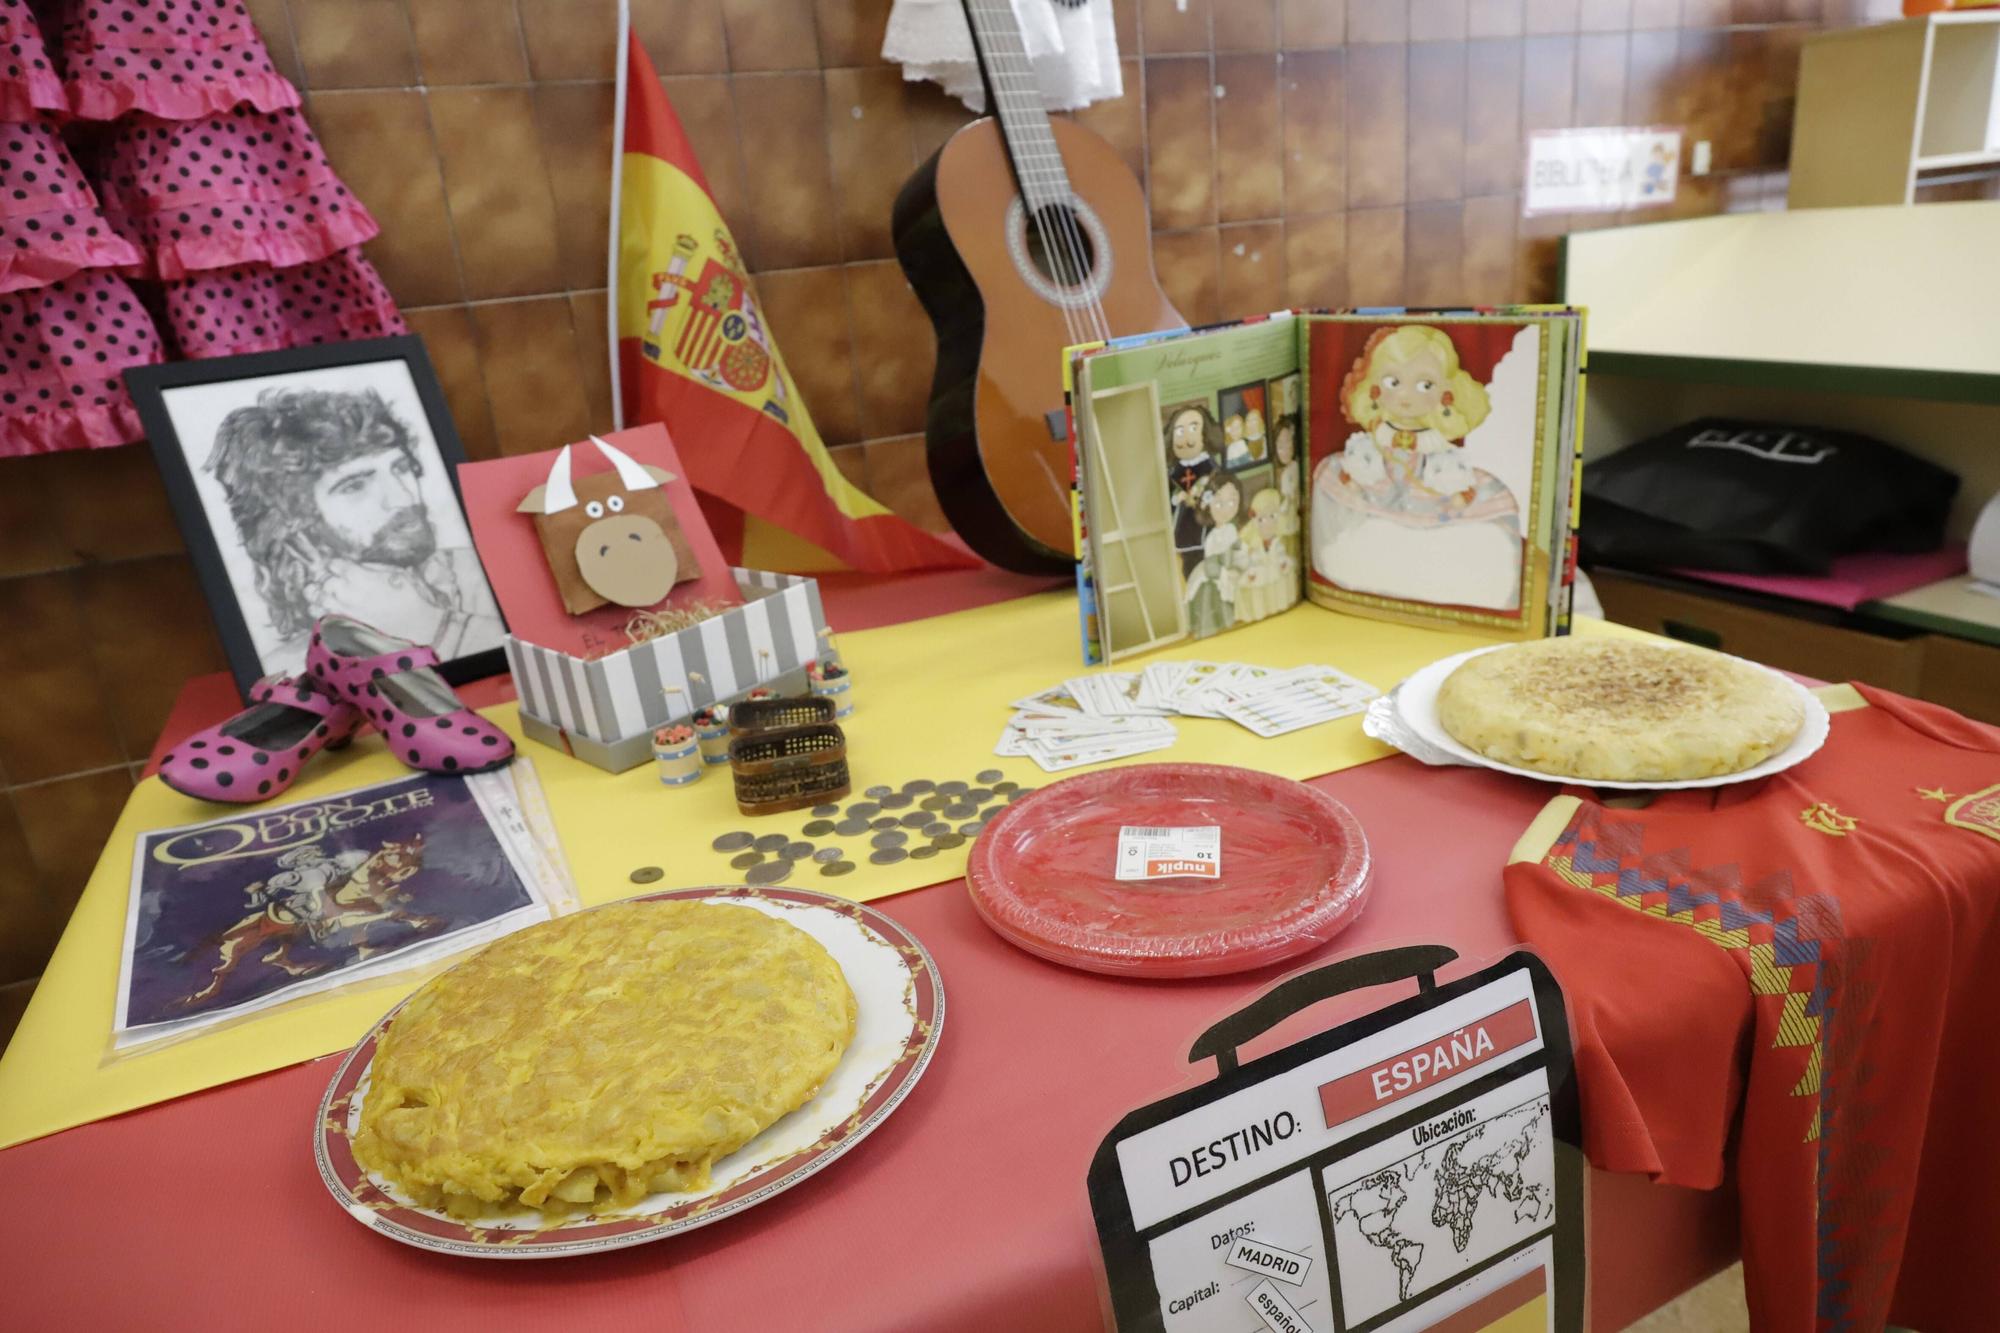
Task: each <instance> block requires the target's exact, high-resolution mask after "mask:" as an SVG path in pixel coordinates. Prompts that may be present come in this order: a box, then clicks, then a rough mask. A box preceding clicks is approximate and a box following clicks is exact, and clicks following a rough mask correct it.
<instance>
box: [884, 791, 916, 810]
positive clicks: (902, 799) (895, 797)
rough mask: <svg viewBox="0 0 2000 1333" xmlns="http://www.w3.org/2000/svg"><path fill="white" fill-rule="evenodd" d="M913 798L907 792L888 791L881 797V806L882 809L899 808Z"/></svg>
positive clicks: (913, 798)
mask: <svg viewBox="0 0 2000 1333" xmlns="http://www.w3.org/2000/svg"><path fill="white" fill-rule="evenodd" d="M915 799H916V798H915V797H914V796H911V795H910V794H909V793H907V792H900V791H896V792H890V793H889V794H888V795H887V796H884V797H883V798H882V808H883V809H884V810H901V809H902V808H903V807H905V806H907V805H909V804H910V803H911V802H912V801H914V800H915Z"/></svg>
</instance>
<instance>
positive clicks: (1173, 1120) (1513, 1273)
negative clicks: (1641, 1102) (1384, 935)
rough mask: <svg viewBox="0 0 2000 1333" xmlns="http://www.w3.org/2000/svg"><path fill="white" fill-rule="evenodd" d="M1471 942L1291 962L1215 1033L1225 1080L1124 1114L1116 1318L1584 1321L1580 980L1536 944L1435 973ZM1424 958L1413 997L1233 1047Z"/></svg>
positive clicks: (1114, 1211)
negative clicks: (1572, 983) (1553, 972)
mask: <svg viewBox="0 0 2000 1333" xmlns="http://www.w3.org/2000/svg"><path fill="white" fill-rule="evenodd" d="M1455 957H1457V955H1456V954H1455V953H1453V951H1452V950H1450V949H1447V948H1444V947H1442V946H1438V945H1423V946H1417V947H1413V948H1406V949H1391V950H1387V951H1385V952H1382V953H1373V954H1364V955H1361V956H1360V957H1356V958H1348V959H1343V960H1341V961H1340V962H1336V963H1331V964H1329V965H1327V966H1325V967H1321V968H1317V969H1315V970H1313V971H1311V972H1306V973H1302V974H1300V975H1298V976H1296V977H1293V978H1291V979H1290V980H1287V981H1285V982H1283V983H1281V984H1280V985H1279V986H1277V987H1276V988H1274V989H1273V990H1271V991H1269V992H1267V993H1266V994H1265V995H1263V996H1262V997H1260V998H1259V999H1257V1000H1255V1001H1253V1002H1252V1003H1251V1004H1250V1005H1249V1006H1248V1007H1247V1008H1245V1009H1243V1010H1241V1011H1239V1012H1238V1013H1235V1014H1232V1015H1231V1016H1230V1017H1228V1018H1226V1019H1224V1020H1223V1021H1222V1022H1220V1023H1217V1024H1216V1025H1215V1026H1214V1027H1212V1028H1210V1029H1209V1030H1208V1031H1207V1032H1205V1033H1203V1034H1202V1035H1201V1036H1200V1037H1199V1038H1198V1039H1197V1040H1196V1041H1195V1044H1194V1047H1193V1049H1192V1050H1191V1051H1190V1052H1189V1055H1188V1058H1189V1059H1190V1060H1191V1061H1199V1060H1204V1059H1208V1058H1211V1057H1212V1058H1213V1059H1214V1060H1215V1062H1216V1070H1217V1072H1216V1077H1215V1079H1214V1080H1213V1081H1212V1082H1210V1083H1207V1084H1204V1085H1202V1086H1199V1087H1196V1088H1193V1089H1190V1090H1188V1091H1185V1092H1180V1093H1177V1094H1175V1095H1174V1096H1171V1097H1168V1098H1166V1099H1164V1100H1162V1101H1158V1102H1155V1103H1153V1104H1152V1105H1150V1106H1144V1107H1141V1108H1140V1109H1138V1110H1136V1111H1134V1112H1132V1113H1131V1114H1130V1115H1128V1116H1126V1117H1125V1118H1124V1119H1123V1120H1122V1121H1120V1122H1119V1124H1118V1127H1117V1128H1116V1129H1114V1130H1113V1131H1112V1132H1111V1133H1110V1134H1109V1135H1108V1136H1107V1137H1106V1138H1105V1140H1104V1142H1103V1143H1102V1144H1101V1145H1099V1147H1098V1150H1097V1155H1096V1157H1095V1158H1094V1159H1093V1160H1092V1162H1091V1168H1090V1202H1091V1209H1092V1212H1093V1213H1094V1214H1095V1215H1096V1218H1097V1231H1098V1242H1099V1245H1100V1247H1101V1248H1102V1250H1103V1257H1104V1266H1105V1271H1106V1275H1107V1277H1108V1278H1109V1281H1110V1287H1111V1298H1112V1308H1113V1310H1114V1312H1115V1314H1116V1316H1117V1320H1118V1326H1119V1328H1120V1329H1125V1330H1132V1329H1148V1330H1154V1329H1156V1330H1161V1331H1162V1333H1211V1331H1212V1333H1242V1330H1244V1329H1246V1328H1258V1327H1262V1328H1266V1329H1270V1330H1273V1333H1375V1331H1376V1330H1383V1331H1384V1333H1405V1331H1406V1330H1416V1329H1450V1330H1453V1333H1475V1331H1476V1330H1486V1329H1501V1328H1504V1329H1507V1330H1510V1331H1511V1330H1517V1329H1518V1330H1526V1329H1535V1330H1547V1333H1572V1331H1573V1330H1581V1329H1582V1327H1583V1301H1584V1257H1583V1254H1584V1252H1583V1154H1582V1151H1581V1149H1580V1147H1579V1146H1578V1145H1579V1144H1580V1143H1581V1130H1580V1123H1579V1119H1578V1110H1577V1099H1576V1087H1575V1082H1574V1079H1573V1076H1572V1071H1571V1064H1570V1039H1569V1021H1568V1018H1567V1016H1566V1014H1565V1012H1564V1009H1563V1003H1562V993H1561V991H1560V990H1558V989H1557V987H1556V983H1555V980H1554V978H1553V977H1551V976H1550V975H1549V972H1548V969H1547V968H1545V967H1544V966H1543V965H1542V963H1541V962H1540V960H1538V959H1536V958H1535V957H1534V956H1533V955H1531V954H1528V953H1516V954H1513V955H1510V956H1509V957H1507V958H1506V959H1504V960H1503V961H1501V962H1500V963H1498V964H1496V965H1494V966H1492V967H1489V968H1486V969H1484V970H1483V971H1480V972H1477V973H1474V974H1472V975H1471V976H1467V977H1463V978H1460V979H1459V980H1457V981H1454V982H1452V983H1450V984H1448V985H1445V986H1438V985H1437V984H1436V983H1435V981H1434V978H1433V974H1434V973H1435V971H1436V969H1437V968H1439V967H1441V966H1443V965H1444V964H1445V963H1448V962H1450V961H1452V960H1453V959H1454V958H1455ZM1411 977H1414V978H1416V979H1417V983H1418V988H1419V989H1418V994H1417V995H1416V996H1414V997H1411V998H1409V999H1406V1000H1403V1001H1401V1002H1399V1003H1396V1004H1392V1005H1390V1006H1389V1007H1387V1008H1385V1009H1380V1010H1377V1011H1375V1012H1374V1013H1371V1014H1367V1015H1365V1016H1363V1017H1361V1018H1358V1019H1356V1020H1354V1021H1353V1022H1350V1023H1346V1024H1344V1025H1342V1026H1340V1027H1338V1028H1334V1029H1332V1030H1331V1031H1327V1032H1322V1033H1319V1034H1318V1035H1316V1036H1313V1037H1309V1038H1307V1039H1306V1040H1304V1041H1301V1042H1298V1043H1296V1044H1294V1045H1291V1046H1288V1047H1285V1048H1284V1049H1282V1050H1279V1051H1276V1052H1273V1053H1272V1054H1270V1055H1267V1056H1264V1057H1262V1058H1260V1059H1258V1060H1254V1061H1252V1062H1251V1063H1249V1064H1247V1065H1242V1066H1239V1065H1238V1064H1237V1061H1236V1048H1237V1047H1238V1046H1240V1045H1241V1044H1243V1043H1244V1042H1246V1041H1248V1040H1250V1039H1251V1038H1253V1037H1255V1036H1256V1035H1257V1034H1259V1033H1261V1032H1263V1031H1265V1030H1266V1029H1268V1028H1270V1027H1271V1026H1272V1025H1274V1024H1276V1023H1278V1022H1280V1021H1281V1020H1283V1019H1284V1018H1286V1017H1287V1016H1289V1015H1290V1014H1292V1013H1295V1012H1297V1011H1298V1010H1299V1009H1302V1008H1304V1007H1306V1006H1307V1005H1310V1004H1313V1003H1315V1002H1316V1001H1319V1000H1322V999H1325V998H1326V997H1328V996H1331V995H1335V994H1339V993H1340V992H1342V991H1348V990H1354V989H1357V988H1359V987H1363V986H1373V985H1379V984H1383V983H1385V982H1394V981H1399V980H1406V979H1408V978H1411ZM1252 1319H1254V1321H1255V1322H1254V1323H1253V1322H1251V1320H1252Z"/></svg>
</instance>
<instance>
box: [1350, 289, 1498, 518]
mask: <svg viewBox="0 0 2000 1333" xmlns="http://www.w3.org/2000/svg"><path fill="white" fill-rule="evenodd" d="M1341 402H1342V405H1343V406H1344V407H1346V409H1347V417H1348V420H1350V421H1352V422H1353V423H1354V424H1355V425H1357V426H1359V427H1361V431H1360V432H1357V434H1365V435H1366V436H1367V437H1368V438H1370V439H1371V440H1372V441H1373V442H1374V444H1375V447H1376V448H1377V449H1379V450H1381V452H1382V457H1383V460H1384V461H1385V462H1387V463H1388V464H1389V470H1390V472H1391V473H1401V474H1403V475H1404V477H1414V476H1416V474H1417V471H1418V469H1417V465H1416V459H1417V458H1418V457H1419V456H1421V455H1424V454H1433V453H1438V452H1440V451H1442V450H1445V449H1450V448H1452V447H1454V446H1455V445H1457V444H1458V443H1459V441H1461V440H1463V439H1464V438H1465V437H1466V436H1467V435H1468V434H1470V433H1471V431H1472V429H1473V428H1474V427H1475V426H1477V425H1478V424H1479V423H1480V422H1482V421H1484V420H1486V414H1487V412H1488V411H1490V410H1491V406H1490V404H1489V403H1488V401H1487V397H1486V387H1485V386H1484V385H1482V384H1481V383H1480V382H1479V381H1478V380H1476V379H1474V378H1472V376H1471V375H1470V374H1468V373H1466V372H1465V371H1464V370H1462V369H1460V367H1459V364H1458V348H1457V347H1455V346H1453V345H1452V341H1451V336H1450V335H1449V334H1447V333H1445V332H1444V330H1442V329H1434V328H1431V327H1430V326H1429V325H1427V324H1404V325H1401V326H1399V327H1397V328H1395V329H1392V330H1383V331H1381V332H1379V333H1377V334H1376V335H1375V336H1374V337H1372V338H1370V339H1369V340H1368V345H1367V347H1365V348H1364V349H1363V350H1362V353H1361V355H1360V356H1359V357H1356V358H1355V361H1354V367H1353V369H1351V370H1350V371H1348V373H1347V378H1346V380H1345V381H1343V382H1342V384H1341ZM1348 439H1349V442H1350V443H1352V441H1353V439H1354V436H1349V437H1348ZM1400 479H1401V478H1399V480H1400Z"/></svg>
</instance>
